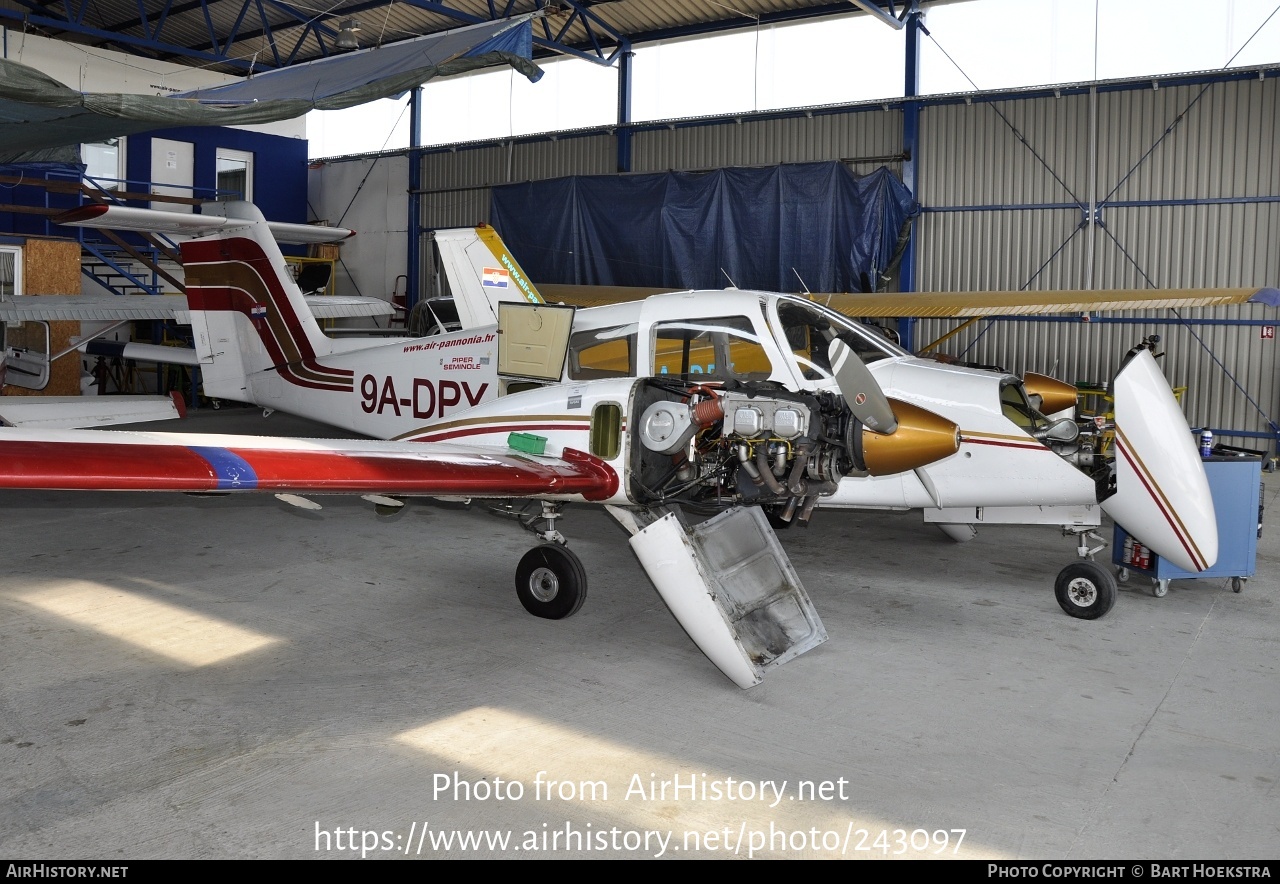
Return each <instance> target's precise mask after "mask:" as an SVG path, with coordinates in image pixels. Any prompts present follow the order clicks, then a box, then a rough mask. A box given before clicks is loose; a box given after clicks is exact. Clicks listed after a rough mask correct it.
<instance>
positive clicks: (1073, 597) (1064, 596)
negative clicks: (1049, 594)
mask: <svg viewBox="0 0 1280 884" xmlns="http://www.w3.org/2000/svg"><path fill="white" fill-rule="evenodd" d="M1063 533H1064V534H1075V535H1076V536H1077V538H1079V541H1080V542H1079V545H1078V546H1077V547H1076V552H1077V553H1079V555H1080V559H1081V560H1080V561H1078V562H1072V563H1071V564H1070V565H1067V567H1065V568H1063V569H1062V570H1061V571H1059V572H1058V579H1057V581H1056V582H1055V583H1054V586H1053V590H1054V595H1056V596H1057V598H1058V605H1059V606H1060V607H1061V608H1062V610H1064V611H1066V612H1067V613H1068V614H1070V615H1071V616H1072V617H1079V618H1080V619H1081V620H1097V619H1098V618H1099V617H1101V616H1102V615H1103V614H1105V613H1107V612H1108V611H1110V610H1111V606H1112V605H1114V604H1115V603H1116V578H1115V576H1114V575H1112V573H1111V572H1110V571H1108V570H1107V569H1106V568H1104V567H1102V566H1101V565H1099V564H1098V563H1097V562H1094V561H1093V557H1094V555H1095V554H1096V553H1099V552H1101V551H1102V550H1104V549H1106V546H1107V541H1106V540H1105V539H1103V537H1102V535H1100V534H1098V533H1097V532H1096V531H1093V530H1090V529H1089V528H1081V527H1070V528H1064V529H1063ZM1090 540H1094V541H1096V542H1097V545H1096V546H1090V545H1089V541H1090Z"/></svg>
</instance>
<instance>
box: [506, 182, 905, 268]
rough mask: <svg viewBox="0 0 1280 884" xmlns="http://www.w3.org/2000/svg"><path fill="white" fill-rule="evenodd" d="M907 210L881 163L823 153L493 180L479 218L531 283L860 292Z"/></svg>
mask: <svg viewBox="0 0 1280 884" xmlns="http://www.w3.org/2000/svg"><path fill="white" fill-rule="evenodd" d="M915 211H916V208H915V203H914V201H913V200H912V198H911V194H910V193H909V192H908V191H907V188H906V186H905V185H904V184H903V183H902V182H901V181H900V180H899V179H898V178H897V177H896V176H895V175H894V174H893V173H892V172H890V171H889V170H888V169H886V168H882V169H879V170H877V171H875V172H873V173H871V174H870V175H865V176H857V175H854V174H853V173H852V172H850V171H849V169H848V168H847V167H846V166H844V165H843V164H841V163H837V162H830V163H798V164H794V165H784V166H773V167H769V168H750V169H747V168H736V169H719V170H716V171H713V172H665V173H655V174H643V175H596V176H575V177H571V178H559V179H554V180H550V181H535V182H529V183H527V184H511V185H502V186H498V187H495V188H493V202H492V211H491V213H490V219H491V222H492V224H493V226H494V227H495V228H496V229H497V231H498V232H499V233H500V234H501V235H502V238H503V239H504V240H505V241H506V243H507V245H508V247H509V248H510V249H511V250H512V252H513V253H514V254H517V255H519V256H520V263H521V264H522V265H523V266H524V268H525V270H526V271H527V272H528V273H529V275H530V276H531V277H532V278H534V279H537V280H539V281H540V282H547V283H560V284H565V285H600V286H646V287H655V288H656V287H666V288H717V289H719V288H725V287H726V286H729V285H735V286H737V287H738V288H744V289H745V288H750V289H764V290H768V291H800V290H803V289H806V288H807V289H808V290H810V291H817V292H823V291H825V292H862V291H874V290H875V288H876V279H877V275H878V274H880V273H883V272H884V271H885V270H886V269H888V268H889V267H890V266H891V263H892V262H893V261H894V260H895V258H896V257H897V255H898V253H899V246H898V243H899V237H900V234H901V233H902V232H903V229H904V225H905V224H906V222H907V220H908V219H909V218H910V217H911V216H912V215H913V214H914V213H915ZM797 274H798V276H797ZM730 280H732V282H731V281H730ZM801 280H803V284H802V283H801Z"/></svg>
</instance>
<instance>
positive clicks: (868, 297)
mask: <svg viewBox="0 0 1280 884" xmlns="http://www.w3.org/2000/svg"><path fill="white" fill-rule="evenodd" d="M539 288H540V289H541V290H542V293H543V296H544V297H545V298H546V299H547V300H548V301H550V302H552V303H556V302H563V303H565V304H573V305H574V306H577V307H598V306H601V305H603V304H616V303H620V302H623V301H638V300H641V299H643V298H647V297H649V296H650V295H656V294H661V293H664V292H671V291H678V290H677V289H661V288H635V287H629V286H589V285H548V284H546V283H543V284H541V285H540V286H539ZM808 297H809V299H810V300H813V301H816V302H817V303H819V304H823V305H825V306H827V307H830V308H831V309H832V310H835V311H837V312H839V313H843V314H844V315H845V316H850V317H853V318H855V319H862V318H869V319H875V318H880V319H887V318H897V317H906V316H913V317H926V316H927V317H958V318H971V317H978V316H1032V315H1037V314H1041V315H1043V314H1056V313H1094V312H1098V311H1102V310H1156V309H1163V308H1170V307H1215V306H1219V305H1224V304H1247V303H1261V304H1269V305H1271V306H1273V307H1276V306H1280V289H1274V288H1234V289H1230V288H1224V289H1108V290H1101V289H1100V290H1094V291H1070V290H1062V291H1043V292H887V293H880V294H860V293H850V292H831V293H826V292H811V293H809V294H808Z"/></svg>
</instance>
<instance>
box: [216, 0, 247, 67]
mask: <svg viewBox="0 0 1280 884" xmlns="http://www.w3.org/2000/svg"><path fill="white" fill-rule="evenodd" d="M251 2H252V0H244V4H243V5H242V6H241V7H240V14H239V15H237V16H236V20H235V23H234V24H232V25H231V32H230V33H228V34H227V42H225V43H223V44H222V50H221V51H220V52H219V55H221V56H223V57H224V58H225V57H226V56H227V54H228V53H229V52H230V51H231V44H232V43H234V42H236V37H237V35H239V33H240V25H242V24H243V23H244V17H245V14H246V13H248V11H249V4H250V3H251Z"/></svg>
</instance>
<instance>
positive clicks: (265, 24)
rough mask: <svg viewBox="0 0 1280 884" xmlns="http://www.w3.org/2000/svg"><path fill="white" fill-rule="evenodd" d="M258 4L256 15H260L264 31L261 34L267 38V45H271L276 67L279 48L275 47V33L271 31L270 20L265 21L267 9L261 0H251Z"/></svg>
mask: <svg viewBox="0 0 1280 884" xmlns="http://www.w3.org/2000/svg"><path fill="white" fill-rule="evenodd" d="M253 2H254V3H256V4H258V15H260V16H262V28H263V30H264V31H266V34H264V35H263V36H264V37H265V38H266V40H267V45H268V46H270V47H271V57H272V58H274V59H275V60H276V67H280V50H279V49H277V48H276V37H275V34H273V33H271V22H269V21H267V11H266V10H265V9H263V8H262V0H253Z"/></svg>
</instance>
